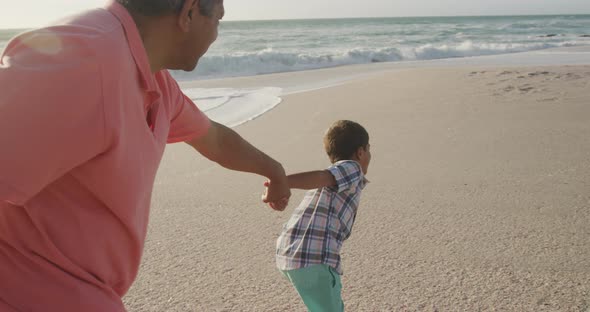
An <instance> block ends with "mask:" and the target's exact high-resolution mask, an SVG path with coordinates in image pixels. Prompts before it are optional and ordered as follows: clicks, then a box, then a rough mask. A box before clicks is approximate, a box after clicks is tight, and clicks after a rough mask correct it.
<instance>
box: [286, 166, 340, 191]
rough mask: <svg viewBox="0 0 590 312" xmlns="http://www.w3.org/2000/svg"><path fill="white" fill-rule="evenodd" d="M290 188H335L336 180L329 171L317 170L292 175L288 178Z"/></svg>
mask: <svg viewBox="0 0 590 312" xmlns="http://www.w3.org/2000/svg"><path fill="white" fill-rule="evenodd" d="M287 181H288V182H289V187H290V188H295V189H303V190H311V189H317V188H322V187H327V186H335V185H336V179H335V178H334V176H333V175H332V173H330V171H328V170H317V171H308V172H301V173H296V174H291V175H288V176H287Z"/></svg>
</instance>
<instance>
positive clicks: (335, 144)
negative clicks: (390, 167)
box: [324, 120, 371, 174]
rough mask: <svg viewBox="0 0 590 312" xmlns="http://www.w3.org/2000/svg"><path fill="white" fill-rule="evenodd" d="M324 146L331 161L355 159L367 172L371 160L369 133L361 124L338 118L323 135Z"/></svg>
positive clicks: (364, 171)
mask: <svg viewBox="0 0 590 312" xmlns="http://www.w3.org/2000/svg"><path fill="white" fill-rule="evenodd" d="M324 148H325V149H326V153H327V154H328V157H329V158H330V161H331V162H332V163H335V162H338V161H341V160H356V161H358V162H359V163H360V164H361V167H362V168H363V173H365V174H366V173H367V169H368V168H369V162H370V161H371V145H370V144H369V133H367V130H365V128H363V126H361V125H359V124H358V123H356V122H354V121H350V120H338V121H336V122H335V123H334V124H332V126H331V127H330V129H328V131H327V132H326V135H325V136H324Z"/></svg>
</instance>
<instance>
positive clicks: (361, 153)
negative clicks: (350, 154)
mask: <svg viewBox="0 0 590 312" xmlns="http://www.w3.org/2000/svg"><path fill="white" fill-rule="evenodd" d="M366 152H367V151H366V150H365V148H364V147H363V146H360V147H359V148H357V149H356V153H355V154H354V156H356V159H357V160H360V159H362V158H363V156H364V154H365V153H366Z"/></svg>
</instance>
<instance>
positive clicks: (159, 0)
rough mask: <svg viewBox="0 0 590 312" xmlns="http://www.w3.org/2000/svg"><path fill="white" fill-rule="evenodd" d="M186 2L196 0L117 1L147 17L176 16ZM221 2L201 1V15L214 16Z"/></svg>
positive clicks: (212, 0)
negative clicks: (218, 3) (216, 7)
mask: <svg viewBox="0 0 590 312" xmlns="http://www.w3.org/2000/svg"><path fill="white" fill-rule="evenodd" d="M185 1H195V0H117V2H119V3H120V4H121V5H123V6H124V7H125V8H126V9H127V10H129V11H130V12H134V13H138V14H141V15H145V16H161V15H166V14H176V13H178V12H180V10H182V6H183V5H184V2H185ZM217 2H219V0H200V1H199V13H200V14H201V15H204V16H211V15H212V14H213V7H214V6H215V4H216V3H217Z"/></svg>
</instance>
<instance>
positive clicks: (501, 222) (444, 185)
mask: <svg viewBox="0 0 590 312" xmlns="http://www.w3.org/2000/svg"><path fill="white" fill-rule="evenodd" d="M589 88H590V66H554V67H507V68H498V67H494V68H492V67H487V68H484V67H480V68H468V67H456V68H418V69H400V70H391V71H387V72H378V73H374V74H373V75H371V76H370V77H363V78H359V79H357V80H355V81H353V82H350V83H346V84H343V85H340V86H336V87H331V88H325V89H320V90H315V91H310V92H305V93H297V94H292V95H288V96H285V97H284V101H283V103H282V104H281V105H279V106H278V107H277V108H275V109H274V110H272V111H270V112H269V113H267V114H265V115H263V116H262V117H260V118H258V119H256V120H254V121H253V122H249V123H246V124H244V125H242V126H239V127H237V128H236V130H237V131H238V132H239V133H240V134H241V135H242V136H244V137H245V138H246V139H248V140H249V141H251V142H252V143H253V144H255V145H256V146H258V147H259V148H261V149H262V150H264V151H266V152H267V153H268V154H269V155H271V156H273V157H275V158H276V159H278V160H280V161H282V163H283V164H284V166H285V168H286V169H287V171H288V172H295V171H299V170H310V169H321V168H325V167H326V166H328V165H329V163H328V160H327V157H326V156H325V155H324V152H323V150H322V143H321V140H322V135H323V132H324V131H325V129H326V128H327V127H328V125H329V124H330V123H332V122H333V121H335V120H337V119H352V120H355V121H358V122H360V123H362V124H363V125H364V126H365V127H366V128H367V130H368V131H369V133H370V135H371V145H372V153H373V162H372V163H371V166H370V168H369V173H368V175H367V177H368V178H369V179H370V180H371V184H369V186H368V187H367V188H366V189H365V192H364V194H363V197H362V199H361V206H360V208H359V213H358V216H357V219H356V224H355V227H354V229H353V233H352V236H351V238H350V239H349V240H348V241H347V242H345V245H344V249H343V267H344V275H343V278H342V282H343V298H344V301H345V304H346V309H347V311H583V312H586V311H590V243H589V239H590V93H589V91H588V90H589ZM263 181H264V178H262V177H258V176H254V175H248V174H243V173H236V172H230V171H226V170H224V169H222V168H220V167H219V166H217V165H215V164H212V163H210V162H208V161H206V160H205V159H204V158H202V157H200V156H199V155H197V154H195V153H194V152H193V151H192V150H191V149H190V148H189V147H188V146H186V145H184V144H176V145H172V146H169V147H168V149H167V151H166V154H165V157H164V160H163V163H162V167H161V168H160V171H159V175H158V179H157V181H156V186H155V191H154V196H153V205H152V213H151V223H150V230H149V235H148V240H147V244H146V248H145V254H144V258H143V264H142V267H141V270H140V274H139V276H138V279H137V281H136V283H135V284H134V286H133V288H132V289H131V291H130V292H129V293H128V295H127V296H126V297H125V303H126V305H127V307H128V309H129V311H130V312H135V311H138V312H139V311H305V308H304V306H303V305H302V303H301V302H300V299H299V298H298V296H297V294H296V292H295V291H294V290H293V289H292V287H291V286H290V284H289V283H288V282H287V281H286V280H285V279H284V278H283V277H282V276H281V274H280V273H279V272H278V271H277V270H276V269H275V265H274V245H275V239H276V237H277V235H278V233H279V231H280V229H281V225H282V223H283V222H286V220H287V219H288V218H289V216H290V213H291V212H292V210H293V208H294V207H295V206H296V204H297V203H298V201H299V200H300V199H301V198H302V195H303V193H302V192H300V191H297V192H294V194H293V197H292V199H291V204H290V207H289V208H287V210H286V211H285V212H282V213H277V212H273V211H271V210H270V209H269V208H266V207H265V206H263V205H262V204H261V203H260V195H261V193H262V191H263V188H262V183H263Z"/></svg>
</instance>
